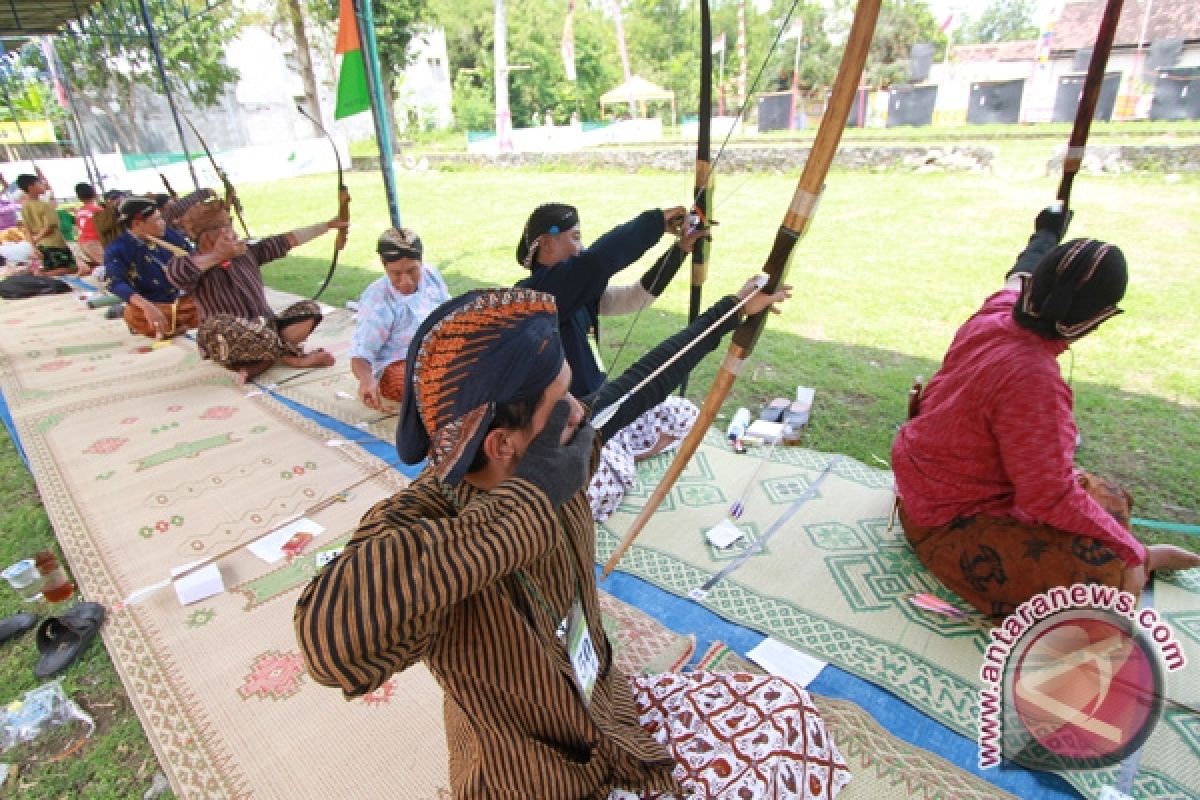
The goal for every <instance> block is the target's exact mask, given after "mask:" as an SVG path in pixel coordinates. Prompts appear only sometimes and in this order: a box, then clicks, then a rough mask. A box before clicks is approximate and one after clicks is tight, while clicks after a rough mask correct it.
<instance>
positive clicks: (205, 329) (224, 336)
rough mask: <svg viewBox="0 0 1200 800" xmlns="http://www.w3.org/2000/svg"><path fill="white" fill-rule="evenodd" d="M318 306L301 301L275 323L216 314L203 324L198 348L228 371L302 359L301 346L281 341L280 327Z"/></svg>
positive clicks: (282, 312) (280, 315)
mask: <svg viewBox="0 0 1200 800" xmlns="http://www.w3.org/2000/svg"><path fill="white" fill-rule="evenodd" d="M315 305H316V304H315V303H313V302H312V301H311V300H301V301H300V302H298V303H293V304H292V305H290V306H288V307H287V308H285V309H284V310H283V311H280V312H279V315H278V316H277V317H276V318H274V319H270V318H268V317H251V318H249V319H246V318H243V317H237V316H234V315H232V314H214V315H212V316H211V317H208V318H206V319H205V320H204V321H203V322H201V323H200V327H199V328H198V329H197V330H196V345H197V347H198V349H199V350H200V352H201V353H202V354H204V356H205V358H209V359H212V360H213V361H215V362H217V363H218V364H220V365H221V366H223V367H226V368H233V367H236V366H238V365H240V364H250V363H253V362H255V361H275V360H277V359H279V358H281V357H282V356H298V355H302V354H303V351H302V349H301V348H300V347H299V346H297V345H292V344H288V343H287V342H285V341H284V340H283V338H282V337H280V335H279V328H278V325H279V322H280V321H281V320H285V321H286V320H289V319H290V318H293V317H295V316H297V315H299V314H303V313H308V312H309V311H310V310H311V309H312V308H313V307H315Z"/></svg>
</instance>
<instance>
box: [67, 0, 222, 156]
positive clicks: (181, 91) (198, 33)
mask: <svg viewBox="0 0 1200 800" xmlns="http://www.w3.org/2000/svg"><path fill="white" fill-rule="evenodd" d="M194 1H195V0H193V2H194ZM201 10H202V9H201V7H200V6H199V5H198V4H197V5H196V7H195V8H193V9H192V11H193V13H192V14H191V15H189V17H190V18H189V19H183V18H182V16H181V15H178V14H177V13H170V15H168V13H169V12H168V9H166V8H165V7H164V6H163V5H162V4H160V3H157V4H154V5H153V6H152V8H151V11H150V17H151V21H152V23H153V25H154V27H155V30H156V31H157V32H158V36H159V40H160V47H161V49H162V54H163V61H164V66H165V68H166V73H167V77H168V80H169V81H170V82H171V90H172V92H173V93H176V94H177V96H181V97H186V98H187V99H188V100H190V101H191V102H192V104H193V105H195V106H197V107H199V108H209V107H211V106H213V105H215V104H216V102H217V100H218V99H219V98H220V97H221V96H222V95H223V94H224V93H225V89H226V87H227V86H228V85H229V84H231V83H233V82H234V81H236V80H237V78H238V73H237V70H235V69H233V68H231V67H230V66H228V65H227V64H226V63H225V61H224V59H223V58H222V54H223V53H224V51H225V46H226V45H227V44H228V43H229V41H230V40H231V39H233V37H234V36H235V35H236V34H237V30H238V27H239V25H240V19H239V18H238V16H237V15H235V14H229V13H227V11H226V10H224V9H222V10H221V11H220V12H216V11H208V12H206V13H196V12H199V11H201ZM172 11H173V10H172ZM56 46H57V48H58V53H59V58H60V59H61V60H62V62H63V63H64V64H68V65H70V69H71V74H70V79H71V84H72V86H73V87H75V89H76V91H77V92H78V93H79V94H80V95H82V96H84V97H86V98H87V99H88V101H89V103H88V105H89V106H90V107H91V108H93V109H96V110H98V111H99V112H100V113H101V114H103V115H104V117H105V118H106V119H107V120H108V122H109V123H110V124H111V126H112V129H113V130H114V131H115V132H116V135H117V139H118V141H119V143H120V145H121V147H122V148H123V149H125V150H127V151H137V150H139V149H141V148H140V146H139V141H138V128H139V123H138V111H139V105H138V99H139V90H140V91H149V92H154V93H158V94H162V93H163V86H162V83H161V81H160V80H159V73H158V70H157V67H156V66H155V63H154V56H153V53H152V52H151V48H150V42H149V39H148V38H147V36H146V29H145V24H144V22H143V20H142V16H141V13H140V10H138V8H137V6H136V4H135V5H134V6H132V7H131V6H130V5H127V4H124V3H121V2H116V1H115V0H105V2H102V3H99V4H97V5H96V6H94V7H93V11H92V13H90V14H88V15H86V16H85V17H83V18H82V19H81V20H77V21H73V22H70V23H68V25H67V29H66V33H64V34H63V35H62V36H60V37H59V38H58V40H57V44H56Z"/></svg>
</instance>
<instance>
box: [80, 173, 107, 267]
mask: <svg viewBox="0 0 1200 800" xmlns="http://www.w3.org/2000/svg"><path fill="white" fill-rule="evenodd" d="M75 196H76V197H78V198H79V202H80V203H81V204H82V205H80V206H79V208H77V209H75V227H76V228H78V229H79V239H78V240H77V241H78V244H79V256H78V258H76V259H75V264H76V266H77V267H78V268H79V274H80V276H85V275H90V274H92V270H94V269H95V268H96V267H98V266H100V265H101V264H103V263H104V245H103V244H101V243H100V232H99V231H98V230H96V215H97V214H98V213H100V210H101V206H100V203H99V202H97V198H96V189H95V187H94V186H92V185H91V184H90V183H77V184H75Z"/></svg>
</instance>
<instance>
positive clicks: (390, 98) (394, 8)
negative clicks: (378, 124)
mask: <svg viewBox="0 0 1200 800" xmlns="http://www.w3.org/2000/svg"><path fill="white" fill-rule="evenodd" d="M307 3H308V12H309V14H310V15H311V16H312V18H313V20H314V22H316V23H317V24H318V25H321V26H322V27H324V28H325V29H326V30H327V31H330V32H332V30H333V29H334V27H333V26H334V25H336V24H337V13H338V3H337V2H336V0H332V1H331V0H307ZM428 6H429V4H428V3H427V0H386V2H383V0H371V15H372V16H373V17H374V20H375V43H376V45H377V47H378V53H379V72H380V80H381V82H382V84H383V98H382V100H383V107H384V108H386V109H387V110H388V114H389V116H390V118H391V119H390V121H391V123H392V126H391V127H392V131H393V133H394V132H396V131H398V130H399V129H398V128H397V126H396V86H397V83H398V82H399V81H400V80H401V79H402V78H403V75H404V68H405V67H407V66H408V65H409V64H411V63H412V59H413V54H412V53H410V52H409V49H408V45H409V42H411V41H412V39H413V37H419V36H420V35H421V30H422V27H423V25H426V24H428V23H429V22H430V19H431V13H430V10H429V7H428ZM360 33H362V31H360ZM365 53H366V50H365V48H364V55H365Z"/></svg>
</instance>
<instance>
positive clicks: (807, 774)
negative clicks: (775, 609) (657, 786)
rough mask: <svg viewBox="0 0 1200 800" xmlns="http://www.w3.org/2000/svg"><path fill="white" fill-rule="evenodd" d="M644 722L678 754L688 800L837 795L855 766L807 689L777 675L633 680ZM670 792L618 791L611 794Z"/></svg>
mask: <svg viewBox="0 0 1200 800" xmlns="http://www.w3.org/2000/svg"><path fill="white" fill-rule="evenodd" d="M630 682H631V683H632V684H633V688H634V695H635V700H636V702H637V706H638V712H639V715H640V719H641V723H642V727H643V728H645V729H646V730H647V731H649V732H650V733H651V734H652V735H653V736H654V738H656V739H657V740H658V741H660V742H662V743H663V744H665V745H666V746H667V748H668V749H669V750H670V751H671V755H672V756H674V758H675V762H676V765H675V777H676V778H677V779H678V780H679V783H680V785H682V786H683V788H684V791H685V792H686V795H685V796H686V797H688V798H690V800H706V799H708V798H711V799H712V800H717V798H753V800H785V799H786V800H793V798H794V799H796V800H799V799H800V798H805V800H807V799H808V798H830V799H831V798H834V797H837V795H838V793H839V792H840V791H841V790H842V789H843V788H844V787H845V786H846V784H847V783H849V782H850V777H851V775H850V770H849V768H848V767H847V766H846V762H845V761H844V760H843V759H842V755H841V753H839V752H838V749H837V746H836V745H835V744H834V743H833V741H832V740H831V739H830V738H829V732H828V731H827V730H826V729H825V722H824V720H822V719H821V714H820V712H819V711H818V710H817V707H816V706H815V705H814V704H813V702H812V698H811V697H809V694H808V692H806V691H805V690H804V689H801V688H800V687H799V686H796V685H795V684H794V683H792V682H791V681H788V680H786V679H784V678H780V677H777V676H773V675H749V674H746V673H731V674H722V673H716V672H691V673H670V672H668V673H664V674H661V675H639V676H636V677H633V678H630ZM668 798H673V795H665V794H661V793H637V792H630V791H626V790H622V789H617V790H615V791H613V792H612V793H611V794H610V795H609V800H668Z"/></svg>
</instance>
